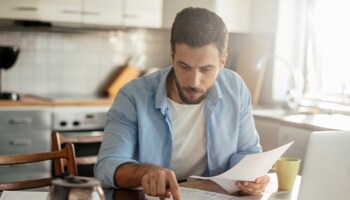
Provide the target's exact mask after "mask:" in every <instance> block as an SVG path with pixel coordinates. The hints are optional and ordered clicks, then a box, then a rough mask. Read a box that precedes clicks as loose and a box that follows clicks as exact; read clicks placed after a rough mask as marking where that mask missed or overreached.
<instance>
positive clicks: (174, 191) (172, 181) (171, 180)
mask: <svg viewBox="0 0 350 200" xmlns="http://www.w3.org/2000/svg"><path fill="white" fill-rule="evenodd" d="M167 178H168V179H167V180H168V184H169V189H170V192H171V196H172V197H173V200H180V192H179V185H178V184H177V180H176V177H175V174H174V172H173V171H170V170H168V171H167Z"/></svg>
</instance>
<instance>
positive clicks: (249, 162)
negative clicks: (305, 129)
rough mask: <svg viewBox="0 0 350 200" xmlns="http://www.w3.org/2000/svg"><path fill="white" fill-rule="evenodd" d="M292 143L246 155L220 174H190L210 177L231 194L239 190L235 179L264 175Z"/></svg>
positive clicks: (254, 177) (250, 179)
mask: <svg viewBox="0 0 350 200" xmlns="http://www.w3.org/2000/svg"><path fill="white" fill-rule="evenodd" d="M293 143H294V141H293V142H290V143H288V144H285V145H283V146H280V147H278V148H276V149H273V150H270V151H266V152H263V153H257V154H249V155H246V156H245V157H244V158H243V159H242V160H241V161H240V162H239V163H238V164H237V165H235V166H233V167H232V168H231V169H229V170H228V171H226V172H224V173H222V174H220V175H217V176H212V177H202V176H191V178H196V179H210V180H212V181H214V182H216V183H217V184H219V185H220V186H221V187H222V188H224V189H225V190H226V191H227V192H229V193H230V194H232V193H233V192H236V191H238V190H239V189H238V188H237V187H236V186H235V182H236V181H238V180H240V181H254V180H255V179H256V178H258V177H261V176H264V175H266V174H267V173H268V171H269V170H270V169H271V167H272V166H273V164H275V162H276V161H277V160H278V159H279V158H280V157H281V156H282V154H283V153H284V152H286V151H287V149H288V148H289V147H290V146H291V145H292V144H293Z"/></svg>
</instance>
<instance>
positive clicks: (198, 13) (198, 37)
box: [170, 7, 228, 56]
mask: <svg viewBox="0 0 350 200" xmlns="http://www.w3.org/2000/svg"><path fill="white" fill-rule="evenodd" d="M227 42H228V32H227V28H226V25H225V23H224V22H223V21H222V19H221V18H220V17H219V16H218V15H216V14H215V13H214V12H212V11H210V10H207V9H205V8H194V7H188V8H185V9H183V10H181V11H180V12H179V13H177V15H176V17H175V20H174V22H173V25H172V27H171V36H170V43H171V49H172V52H173V53H175V45H176V44H182V43H184V44H186V45H188V46H190V47H203V46H205V45H209V44H214V45H215V46H216V47H217V48H218V50H219V53H220V56H221V55H223V54H224V53H226V51H227Z"/></svg>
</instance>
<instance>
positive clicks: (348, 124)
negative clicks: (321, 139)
mask: <svg viewBox="0 0 350 200" xmlns="http://www.w3.org/2000/svg"><path fill="white" fill-rule="evenodd" d="M253 115H254V118H256V119H258V118H260V119H268V120H271V121H278V122H280V123H281V124H285V125H292V126H297V127H301V128H306V129H312V130H316V131H326V130H350V116H349V115H343V114H324V113H316V114H312V113H302V112H301V113H298V112H290V111H287V110H284V109H254V110H253Z"/></svg>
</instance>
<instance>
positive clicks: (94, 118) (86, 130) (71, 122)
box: [52, 106, 109, 177]
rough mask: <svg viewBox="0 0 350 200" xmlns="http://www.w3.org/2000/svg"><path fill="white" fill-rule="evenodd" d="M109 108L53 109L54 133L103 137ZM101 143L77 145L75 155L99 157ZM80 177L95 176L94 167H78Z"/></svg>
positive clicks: (59, 107)
mask: <svg viewBox="0 0 350 200" xmlns="http://www.w3.org/2000/svg"><path fill="white" fill-rule="evenodd" d="M108 109H109V106H58V107H54V108H52V131H57V132H59V133H60V134H62V135H64V136H97V135H103V130H104V126H105V123H106V119H107V111H108ZM100 145H101V144H100V143H89V144H75V145H74V147H75V154H76V156H77V157H80V156H91V155H97V154H98V151H99V149H100ZM78 174H79V175H80V176H89V177H92V176H93V165H78Z"/></svg>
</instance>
